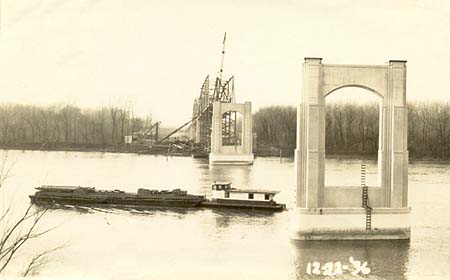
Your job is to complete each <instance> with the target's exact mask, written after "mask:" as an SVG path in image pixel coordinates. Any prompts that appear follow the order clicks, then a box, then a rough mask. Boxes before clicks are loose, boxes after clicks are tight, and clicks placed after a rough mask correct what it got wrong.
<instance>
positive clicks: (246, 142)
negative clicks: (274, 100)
mask: <svg viewBox="0 0 450 280" xmlns="http://www.w3.org/2000/svg"><path fill="white" fill-rule="evenodd" d="M229 112H232V113H234V114H240V115H241V116H242V119H241V120H240V122H241V123H236V126H237V127H238V132H236V131H234V134H236V136H234V138H236V137H237V138H238V139H232V140H233V143H231V144H230V143H228V144H227V143H225V142H224V138H223V136H224V134H223V133H224V127H223V125H224V114H226V113H229ZM235 121H236V120H235ZM253 161H254V155H253V132H252V104H251V103H250V102H245V103H243V104H242V103H241V104H237V103H222V102H214V103H213V117H212V132H211V153H210V154H209V164H253Z"/></svg>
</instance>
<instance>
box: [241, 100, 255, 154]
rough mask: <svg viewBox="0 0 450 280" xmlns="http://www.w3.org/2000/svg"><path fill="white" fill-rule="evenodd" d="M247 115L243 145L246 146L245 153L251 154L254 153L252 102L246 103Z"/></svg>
mask: <svg viewBox="0 0 450 280" xmlns="http://www.w3.org/2000/svg"><path fill="white" fill-rule="evenodd" d="M244 107H245V109H244V110H245V113H244V116H243V117H244V119H243V121H244V124H243V125H244V126H243V131H242V134H243V135H242V139H243V145H244V153H246V154H250V153H252V152H253V145H252V142H253V131H252V130H253V127H252V118H253V116H252V103H251V102H245V104H244Z"/></svg>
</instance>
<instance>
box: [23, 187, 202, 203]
mask: <svg viewBox="0 0 450 280" xmlns="http://www.w3.org/2000/svg"><path fill="white" fill-rule="evenodd" d="M36 189H37V192H36V193H35V194H34V195H30V196H29V197H30V200H31V202H32V203H35V204H38V203H62V204H72V205H108V206H114V205H118V206H135V207H198V206H200V205H201V203H202V202H204V201H205V200H206V198H205V196H203V195H192V194H188V193H187V191H184V190H180V189H174V190H171V191H169V190H163V191H158V190H149V189H143V188H140V189H138V190H137V193H128V192H124V191H121V190H97V189H95V188H91V187H80V186H51V185H43V186H41V187H37V188H36Z"/></svg>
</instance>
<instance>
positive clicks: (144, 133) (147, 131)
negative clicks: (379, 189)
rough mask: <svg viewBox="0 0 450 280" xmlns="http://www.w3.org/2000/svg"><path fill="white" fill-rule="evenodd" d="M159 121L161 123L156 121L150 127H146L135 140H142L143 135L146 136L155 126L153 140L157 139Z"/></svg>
mask: <svg viewBox="0 0 450 280" xmlns="http://www.w3.org/2000/svg"><path fill="white" fill-rule="evenodd" d="M160 123H161V122H156V123H154V124H153V125H152V126H151V127H150V128H148V129H147V130H145V131H144V132H143V133H142V135H141V136H139V138H138V139H137V140H136V142H140V141H142V140H143V139H144V138H145V136H147V135H148V134H150V133H151V132H152V130H153V128H154V127H156V130H155V141H158V132H159V124H160Z"/></svg>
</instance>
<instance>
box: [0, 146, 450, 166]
mask: <svg viewBox="0 0 450 280" xmlns="http://www.w3.org/2000/svg"><path fill="white" fill-rule="evenodd" d="M0 149H2V150H19V151H59V152H101V153H134V154H146V155H164V156H166V155H170V156H185V157H190V156H191V154H192V152H190V151H177V150H176V149H174V148H173V147H172V148H171V149H169V145H168V144H158V145H153V146H152V147H149V146H146V145H126V144H121V145H99V144H70V145H67V144H59V143H45V144H42V143H27V144H20V145H0ZM294 151H295V150H293V149H280V148H275V147H267V146H264V147H262V146H261V147H258V148H256V149H255V150H254V151H253V153H254V155H255V156H256V157H283V158H294ZM326 158H328V159H341V160H377V154H367V153H366V154H357V153H340V154H339V153H335V154H327V155H326ZM409 161H410V163H411V162H416V161H418V162H433V163H450V159H439V158H433V157H429V156H424V157H412V156H410V157H409Z"/></svg>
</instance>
